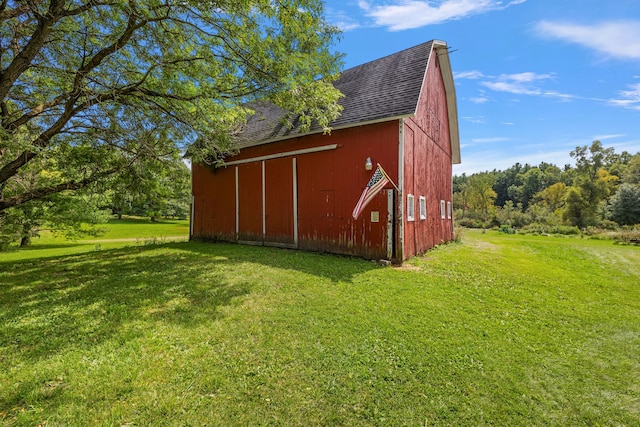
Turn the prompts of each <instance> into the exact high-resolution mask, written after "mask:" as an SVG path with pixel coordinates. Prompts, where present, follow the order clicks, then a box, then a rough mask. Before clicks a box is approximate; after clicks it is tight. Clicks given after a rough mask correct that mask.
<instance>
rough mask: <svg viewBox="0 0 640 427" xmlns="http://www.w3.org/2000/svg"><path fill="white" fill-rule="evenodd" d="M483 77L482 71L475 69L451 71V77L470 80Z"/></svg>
mask: <svg viewBox="0 0 640 427" xmlns="http://www.w3.org/2000/svg"><path fill="white" fill-rule="evenodd" d="M483 77H484V74H482V72H480V71H477V70H472V71H458V72H454V73H453V78H454V79H456V80H457V79H471V80H478V79H481V78H483Z"/></svg>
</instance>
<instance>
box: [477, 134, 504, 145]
mask: <svg viewBox="0 0 640 427" xmlns="http://www.w3.org/2000/svg"><path fill="white" fill-rule="evenodd" d="M510 140H511V139H510V138H505V137H502V136H496V137H491V138H472V139H471V142H473V143H475V144H494V143H496V142H507V141H510Z"/></svg>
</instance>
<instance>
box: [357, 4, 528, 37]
mask: <svg viewBox="0 0 640 427" xmlns="http://www.w3.org/2000/svg"><path fill="white" fill-rule="evenodd" d="M525 1H526V0H514V1H511V2H508V3H507V4H504V2H502V1H500V0H440V1H426V0H393V1H391V2H387V3H385V4H382V5H378V4H372V3H373V2H371V1H367V0H361V1H360V2H359V3H358V5H359V6H360V8H361V9H362V10H363V11H364V12H365V14H366V15H367V16H369V17H370V18H372V19H373V20H374V22H375V24H376V25H377V26H380V27H387V28H388V29H389V30H390V31H401V30H408V29H412V28H420V27H424V26H427V25H433V24H440V23H443V22H447V21H453V20H457V19H463V18H466V17H469V16H472V15H478V14H481V13H486V12H489V11H492V10H499V9H504V8H507V7H509V6H511V5H516V4H520V3H524V2H525Z"/></svg>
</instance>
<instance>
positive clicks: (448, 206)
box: [447, 201, 451, 219]
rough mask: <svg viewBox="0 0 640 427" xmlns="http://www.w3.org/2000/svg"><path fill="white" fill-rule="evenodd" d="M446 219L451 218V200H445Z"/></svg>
mask: <svg viewBox="0 0 640 427" xmlns="http://www.w3.org/2000/svg"><path fill="white" fill-rule="evenodd" d="M447 219H451V202H449V201H448V202H447Z"/></svg>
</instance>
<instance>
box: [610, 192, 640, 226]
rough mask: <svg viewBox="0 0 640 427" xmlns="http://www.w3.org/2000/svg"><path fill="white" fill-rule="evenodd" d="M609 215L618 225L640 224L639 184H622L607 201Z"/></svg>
mask: <svg viewBox="0 0 640 427" xmlns="http://www.w3.org/2000/svg"><path fill="white" fill-rule="evenodd" d="M609 210H610V215H609V217H610V218H611V219H612V220H613V221H615V222H617V223H618V224H620V225H634V224H640V185H633V184H622V185H621V186H620V188H619V189H618V192H617V193H616V194H615V195H614V196H613V197H611V199H610V201H609Z"/></svg>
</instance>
